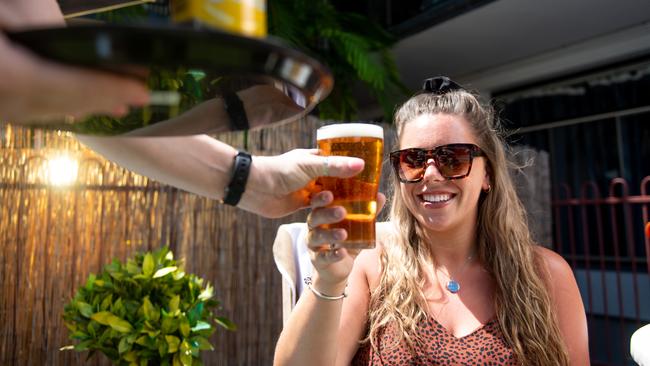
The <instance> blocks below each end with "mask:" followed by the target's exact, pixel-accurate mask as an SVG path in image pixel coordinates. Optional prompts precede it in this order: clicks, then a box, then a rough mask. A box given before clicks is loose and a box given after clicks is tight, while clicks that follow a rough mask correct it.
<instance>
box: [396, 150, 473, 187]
mask: <svg viewBox="0 0 650 366" xmlns="http://www.w3.org/2000/svg"><path fill="white" fill-rule="evenodd" d="M477 156H485V154H484V153H483V151H482V150H481V148H480V147H478V146H476V145H474V144H449V145H442V146H438V147H436V148H434V149H418V148H412V149H404V150H397V151H393V152H391V153H390V162H391V165H392V166H393V170H394V171H395V174H396V175H397V177H398V178H399V180H400V182H402V183H417V182H420V181H421V180H422V179H423V178H424V172H425V171H426V170H427V161H428V160H429V159H433V165H435V167H436V168H437V169H438V171H439V172H440V174H441V175H442V176H443V178H445V179H447V180H452V179H462V178H465V177H467V176H468V175H469V172H470V171H471V170H472V160H473V159H474V157H477Z"/></svg>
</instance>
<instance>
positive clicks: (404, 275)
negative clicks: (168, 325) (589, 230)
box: [275, 77, 589, 365]
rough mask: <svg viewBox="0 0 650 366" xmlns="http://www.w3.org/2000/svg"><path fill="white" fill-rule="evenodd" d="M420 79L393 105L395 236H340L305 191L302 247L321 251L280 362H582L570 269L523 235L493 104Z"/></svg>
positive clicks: (579, 308) (324, 200) (323, 206)
mask: <svg viewBox="0 0 650 366" xmlns="http://www.w3.org/2000/svg"><path fill="white" fill-rule="evenodd" d="M424 89H425V90H424V91H423V92H421V93H419V94H418V95H416V96H414V97H413V98H411V99H410V100H408V101H407V102H406V103H405V104H404V105H402V106H401V107H400V108H399V110H398V111H397V113H396V116H395V125H396V128H397V132H398V146H399V150H398V151H395V152H392V153H391V154H390V155H391V164H392V166H393V169H394V171H395V186H394V187H395V189H394V190H395V192H394V194H393V197H392V200H391V201H392V202H391V212H390V217H391V220H390V221H391V222H392V227H393V233H392V235H390V236H389V237H387V238H383V239H382V240H380V241H379V243H378V245H377V247H376V248H374V249H371V250H366V251H363V252H361V253H358V252H355V251H352V250H346V249H343V248H338V247H337V246H336V242H337V241H338V240H340V239H341V238H344V237H345V235H346V233H345V232H344V231H338V230H325V229H322V228H318V226H319V225H322V224H327V223H332V222H336V221H339V220H340V219H341V218H342V217H343V216H344V214H345V212H344V210H343V208H342V207H327V205H328V204H330V203H331V202H332V194H331V192H321V193H319V194H317V195H314V197H313V199H312V206H313V207H314V209H313V211H312V212H311V214H310V216H309V219H308V225H309V227H310V234H309V236H308V246H309V247H310V249H312V248H313V250H315V248H319V247H321V248H322V247H323V245H324V244H330V250H327V251H321V252H312V263H313V264H314V274H315V275H314V278H313V282H312V283H311V285H310V289H311V291H305V292H304V294H303V296H302V297H301V299H300V301H299V302H298V304H297V306H296V308H295V309H294V311H293V313H292V315H291V317H290V319H289V321H288V322H287V325H286V326H285V329H284V330H283V332H282V334H281V336H280V339H279V341H278V344H277V346H276V355H275V362H276V364H282V365H285V364H286V365H307V364H308V365H348V364H353V365H457V364H480V365H483V364H490V365H588V364H589V355H588V347H587V326H586V318H585V312H584V308H583V305H582V301H581V298H580V294H579V291H578V288H577V285H576V282H575V279H574V277H573V273H572V271H571V269H570V268H569V266H568V264H567V263H566V262H565V261H564V260H563V259H562V258H561V257H560V256H559V255H557V254H555V253H553V252H552V251H550V250H547V249H544V248H542V247H539V246H536V245H535V243H533V241H532V239H531V238H530V234H529V231H528V227H527V224H526V217H525V212H524V209H523V207H522V205H521V203H520V202H519V200H518V198H517V194H516V192H515V189H514V186H513V183H512V181H511V178H510V176H509V174H508V167H507V165H508V163H507V158H506V151H505V147H504V143H503V141H502V140H501V138H500V137H499V135H498V134H497V125H496V124H497V121H495V120H494V118H493V111H492V110H491V109H490V108H489V107H488V106H484V105H481V103H479V101H478V99H477V97H476V96H475V95H473V94H471V93H469V92H467V91H466V90H464V89H463V88H461V87H460V86H459V85H457V84H455V83H454V82H453V81H451V80H449V79H448V78H445V77H437V78H433V79H429V80H427V81H426V82H425V88H424ZM332 244H333V245H332ZM325 247H327V246H325ZM346 287H347V288H346ZM344 291H345V293H347V297H345V299H342V300H333V299H338V298H340V297H341V296H336V295H339V294H343V293H344Z"/></svg>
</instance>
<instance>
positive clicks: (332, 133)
mask: <svg viewBox="0 0 650 366" xmlns="http://www.w3.org/2000/svg"><path fill="white" fill-rule="evenodd" d="M340 137H374V138H378V139H382V140H383V139H384V129H383V128H382V127H381V126H377V125H372V124H369V123H338V124H335V125H327V126H323V127H321V128H319V129H318V130H316V140H325V139H334V138H340Z"/></svg>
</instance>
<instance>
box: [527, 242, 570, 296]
mask: <svg viewBox="0 0 650 366" xmlns="http://www.w3.org/2000/svg"><path fill="white" fill-rule="evenodd" d="M535 253H536V255H537V263H538V265H539V266H540V267H541V274H542V277H543V279H544V282H545V283H546V286H547V287H548V288H549V290H550V291H551V294H556V295H557V294H561V293H567V291H568V292H570V293H573V292H576V291H574V290H576V289H577V283H576V278H575V275H574V274H573V270H572V269H571V266H570V265H569V263H567V261H566V260H565V259H564V258H563V257H562V256H561V255H559V254H558V253H556V252H554V251H552V250H550V249H548V248H544V247H542V246H539V245H538V246H536V247H535Z"/></svg>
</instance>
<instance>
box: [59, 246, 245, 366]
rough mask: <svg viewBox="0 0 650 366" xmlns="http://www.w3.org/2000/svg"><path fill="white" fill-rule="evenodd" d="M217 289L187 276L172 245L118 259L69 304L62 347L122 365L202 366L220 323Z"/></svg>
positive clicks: (230, 326)
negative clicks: (65, 342)
mask: <svg viewBox="0 0 650 366" xmlns="http://www.w3.org/2000/svg"><path fill="white" fill-rule="evenodd" d="M213 290H214V289H213V287H212V286H211V285H210V284H209V283H207V282H205V281H204V280H203V279H201V278H199V277H197V276H195V275H193V274H187V273H185V272H184V271H183V269H182V265H180V264H179V263H177V261H176V260H174V257H173V254H172V252H171V251H170V250H169V248H168V247H163V248H161V249H159V250H156V251H153V252H146V253H139V254H136V255H135V257H134V258H131V259H129V260H128V261H127V262H126V264H122V263H121V262H120V261H119V260H117V259H115V260H113V262H112V263H111V264H109V265H106V266H105V267H104V268H103V270H102V272H101V273H100V274H98V275H95V274H91V275H90V276H89V277H88V280H87V281H86V284H85V285H84V286H82V287H80V288H79V289H78V291H77V293H76V294H75V296H74V298H73V299H72V300H71V301H70V303H68V304H67V305H66V306H65V311H64V314H63V319H64V322H65V325H66V327H67V328H68V329H69V331H70V334H69V337H70V339H73V340H76V341H78V343H76V344H75V345H73V346H67V347H63V348H62V349H74V350H76V351H90V352H89V355H88V357H90V356H92V355H93V354H94V353H95V352H96V351H100V352H102V353H103V354H105V355H106V356H107V357H108V358H110V359H111V360H112V361H113V363H114V364H116V365H174V366H176V365H183V366H189V365H201V364H202V363H201V360H200V351H203V350H212V349H213V347H212V345H211V344H210V342H209V341H208V338H209V337H210V335H211V334H212V333H213V332H214V331H215V328H216V325H220V326H222V327H224V328H226V329H229V330H234V329H235V326H234V324H233V323H232V322H230V321H229V320H228V319H226V318H224V317H219V316H215V315H214V314H213V312H212V309H215V308H216V307H218V305H219V303H218V302H217V301H215V300H213V299H212V297H213Z"/></svg>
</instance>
